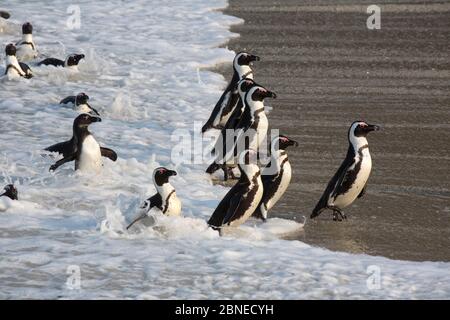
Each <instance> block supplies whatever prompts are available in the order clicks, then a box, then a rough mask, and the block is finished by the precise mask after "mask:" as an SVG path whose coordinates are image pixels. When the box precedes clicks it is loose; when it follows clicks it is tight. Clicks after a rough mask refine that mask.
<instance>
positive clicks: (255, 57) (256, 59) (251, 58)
mask: <svg viewBox="0 0 450 320" xmlns="http://www.w3.org/2000/svg"><path fill="white" fill-rule="evenodd" d="M249 60H250V62H252V61H260V60H261V58H260V57H258V56H255V55H253V54H251V55H250V56H249Z"/></svg>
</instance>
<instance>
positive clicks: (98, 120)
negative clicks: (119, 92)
mask: <svg viewBox="0 0 450 320" xmlns="http://www.w3.org/2000/svg"><path fill="white" fill-rule="evenodd" d="M91 121H92V122H102V118H100V117H91Z"/></svg>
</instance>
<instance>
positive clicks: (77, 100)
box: [59, 92, 100, 116]
mask: <svg viewBox="0 0 450 320" xmlns="http://www.w3.org/2000/svg"><path fill="white" fill-rule="evenodd" d="M88 100H89V96H88V95H87V94H85V93H84V92H81V93H79V94H77V95H76V96H68V97H65V98H64V99H62V100H61V101H60V102H59V104H69V103H72V104H73V109H74V110H75V111H77V112H79V113H92V114H94V115H97V116H100V114H99V113H98V111H97V110H95V109H94V108H93V107H91V105H90V104H89V103H88Z"/></svg>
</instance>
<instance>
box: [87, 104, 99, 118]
mask: <svg viewBox="0 0 450 320" xmlns="http://www.w3.org/2000/svg"><path fill="white" fill-rule="evenodd" d="M86 104H87V105H88V107H89V108H90V109H91V110H92V113H94V114H96V115H97V116H100V113H98V111H97V110H96V109H94V108H92V106H91V105H90V104H89V103H86Z"/></svg>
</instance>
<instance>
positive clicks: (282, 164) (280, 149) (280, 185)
mask: <svg viewBox="0 0 450 320" xmlns="http://www.w3.org/2000/svg"><path fill="white" fill-rule="evenodd" d="M290 146H294V147H297V146H298V142H297V141H294V140H292V139H289V138H288V137H286V136H283V135H280V136H278V137H276V138H275V139H273V141H272V152H271V157H270V163H269V164H268V165H267V166H266V167H265V168H263V169H262V170H261V171H262V183H263V186H264V193H263V196H262V199H261V202H260V203H259V205H258V208H257V209H256V210H255V212H254V213H253V216H254V217H255V218H259V219H262V220H263V221H265V220H266V219H267V212H268V211H269V210H270V209H272V207H273V206H274V205H275V204H276V203H277V202H278V200H280V198H281V197H282V196H283V194H284V192H285V191H286V189H287V187H288V186H289V183H290V182H291V176H292V169H291V164H290V163H289V159H288V156H287V153H286V149H287V148H288V147H290Z"/></svg>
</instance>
